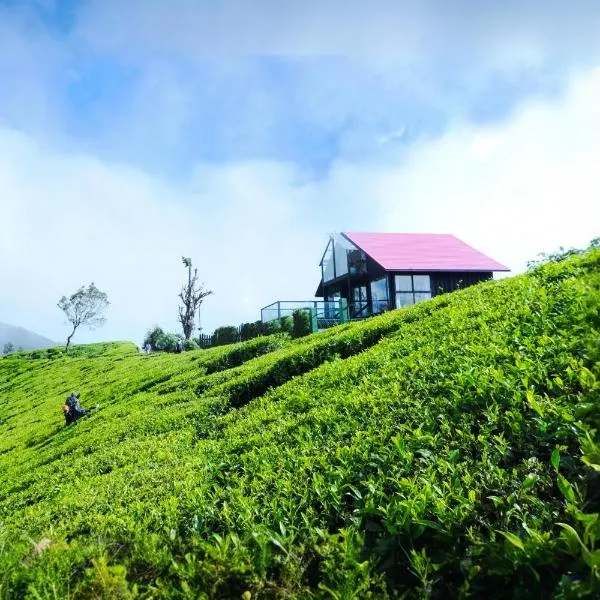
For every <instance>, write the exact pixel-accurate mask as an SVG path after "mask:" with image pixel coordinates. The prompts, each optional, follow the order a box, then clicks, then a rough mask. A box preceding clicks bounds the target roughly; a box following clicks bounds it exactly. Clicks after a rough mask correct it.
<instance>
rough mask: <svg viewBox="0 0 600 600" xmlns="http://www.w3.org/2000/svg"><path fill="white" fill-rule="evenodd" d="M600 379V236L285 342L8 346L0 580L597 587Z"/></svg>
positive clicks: (55, 584)
mask: <svg viewBox="0 0 600 600" xmlns="http://www.w3.org/2000/svg"><path fill="white" fill-rule="evenodd" d="M599 381H600V251H598V250H594V251H589V252H587V253H584V254H581V255H579V256H574V257H571V258H569V259H567V260H563V261H561V262H555V263H548V264H545V265H542V266H540V267H538V268H537V269H536V270H534V271H532V272H530V273H528V274H526V275H522V276H519V277H515V278H511V279H504V280H501V281H497V282H489V283H485V284H480V285H478V286H475V287H472V288H469V289H466V290H462V291H460V292H457V293H454V294H451V295H445V296H439V297H437V298H435V299H433V300H431V301H428V302H424V303H421V304H419V305H417V306H414V307H411V308H408V309H404V310H400V311H394V312H390V313H386V314H384V315H382V316H380V317H377V318H373V319H370V320H367V321H363V322H360V323H353V324H348V325H343V326H340V327H337V328H333V329H331V330H328V331H326V332H323V333H320V334H315V335H312V336H308V337H306V338H301V339H299V340H295V341H291V340H289V339H288V338H286V337H283V336H273V337H266V338H257V339H256V340H252V341H250V342H247V343H244V344H238V345H233V346H226V347H222V348H215V349H212V350H198V351H193V352H186V353H184V354H181V355H173V354H152V355H148V356H146V355H141V354H138V353H137V351H136V349H135V347H134V346H133V345H132V344H128V343H117V344H98V345H92V346H80V347H75V348H74V351H73V353H72V354H70V355H69V356H65V355H64V354H63V353H62V352H61V351H60V350H58V349H54V350H50V351H40V352H37V353H31V352H30V353H22V354H20V355H16V356H13V357H8V358H5V359H3V360H0V598H2V599H7V598H11V599H12V598H38V599H39V598H44V599H45V598H57V599H63V598H90V599H91V598H112V599H126V598H182V599H183V598H243V599H245V600H249V599H254V598H257V599H258V598H331V599H335V600H342V599H349V598H400V597H402V598H468V597H473V598H527V599H529V598H552V597H555V598H579V597H600V521H599V520H598V513H599V512H600V486H599V480H598V479H599V477H600V473H599V472H600V445H599V440H598V428H599V426H600V383H599ZM73 390H77V391H79V392H80V394H81V400H82V404H83V405H84V406H92V405H95V404H99V405H100V408H99V409H98V410H96V411H95V412H94V413H93V414H92V415H91V416H89V417H86V418H84V419H82V420H81V421H79V422H78V423H76V424H74V425H72V426H70V427H65V426H64V419H63V416H62V412H61V408H62V405H63V402H64V400H65V398H66V396H67V395H68V394H69V393H70V392H71V391H73Z"/></svg>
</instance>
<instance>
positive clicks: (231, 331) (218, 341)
mask: <svg viewBox="0 0 600 600" xmlns="http://www.w3.org/2000/svg"><path fill="white" fill-rule="evenodd" d="M239 338H240V335H239V333H238V329H237V327H234V326H233V325H227V326H225V327H217V329H215V332H214V333H213V342H212V345H213V346H223V345H225V344H234V343H235V342H237V341H239Z"/></svg>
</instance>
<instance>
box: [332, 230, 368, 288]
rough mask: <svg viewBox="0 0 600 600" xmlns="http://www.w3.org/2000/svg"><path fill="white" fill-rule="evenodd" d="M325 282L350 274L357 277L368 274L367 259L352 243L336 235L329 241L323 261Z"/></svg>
mask: <svg viewBox="0 0 600 600" xmlns="http://www.w3.org/2000/svg"><path fill="white" fill-rule="evenodd" d="M321 269H322V271H323V281H324V282H327V281H331V280H332V279H336V278H337V277H342V276H343V275H347V274H348V273H350V274H351V275H357V274H361V273H366V272H367V257H366V255H365V253H364V252H363V251H362V250H360V249H358V248H357V247H356V246H355V245H354V244H353V243H352V242H350V241H349V240H347V239H346V238H345V237H343V236H342V235H339V234H338V235H335V236H332V238H331V239H330V240H329V243H328V244H327V248H326V250H325V254H324V255H323V260H322V261H321Z"/></svg>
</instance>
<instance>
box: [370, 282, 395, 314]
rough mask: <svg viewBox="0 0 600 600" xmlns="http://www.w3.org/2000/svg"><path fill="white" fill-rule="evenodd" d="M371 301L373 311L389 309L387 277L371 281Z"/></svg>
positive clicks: (378, 311)
mask: <svg viewBox="0 0 600 600" xmlns="http://www.w3.org/2000/svg"><path fill="white" fill-rule="evenodd" d="M371 301H372V303H373V313H374V314H375V313H380V312H384V311H386V310H388V309H389V307H390V306H389V304H390V301H389V294H388V285H387V277H382V278H381V279H376V280H375V281H372V282H371Z"/></svg>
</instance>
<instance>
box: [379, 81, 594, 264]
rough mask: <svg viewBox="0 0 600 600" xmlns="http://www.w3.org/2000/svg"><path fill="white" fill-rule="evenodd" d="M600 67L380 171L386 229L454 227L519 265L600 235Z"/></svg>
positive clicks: (500, 257)
mask: <svg viewBox="0 0 600 600" xmlns="http://www.w3.org/2000/svg"><path fill="white" fill-rule="evenodd" d="M598 165H600V70H595V71H591V72H588V73H587V74H585V75H580V76H578V77H576V78H574V79H573V81H572V82H571V86H570V88H569V91H568V93H567V94H566V96H565V97H564V98H562V99H561V100H559V101H556V102H555V103H553V104H540V103H535V104H530V105H526V106H523V107H522V108H521V110H520V111H519V113H518V114H517V115H516V116H515V117H514V118H513V119H512V120H510V121H509V122H508V123H506V124H502V125H498V126H495V127H488V128H475V127H473V126H470V125H467V124H462V125H461V124H457V125H456V126H455V127H453V128H451V129H450V130H449V131H448V133H446V134H445V135H444V136H442V137H441V138H439V139H437V140H434V141H428V142H423V143H421V144H417V145H416V146H415V147H414V148H413V150H412V152H411V153H410V157H409V159H408V161H407V162H406V164H404V165H403V168H402V169H400V170H398V171H397V172H394V173H388V174H387V175H386V177H385V178H380V179H379V180H378V187H377V192H376V199H377V200H380V199H383V202H382V207H383V208H382V212H381V223H382V225H383V226H384V227H386V229H389V230H398V229H405V228H406V227H408V228H410V229H417V230H427V231H448V232H451V233H455V234H456V235H458V236H459V237H463V238H464V239H465V240H467V241H468V242H470V243H472V244H473V245H474V246H475V247H477V248H479V249H481V250H482V251H485V252H488V253H489V254H490V255H492V256H493V257H494V258H496V259H497V260H500V261H501V262H502V261H503V262H505V263H507V264H508V265H509V266H511V267H512V268H513V269H514V270H515V271H520V270H522V269H523V268H524V266H525V263H526V261H527V260H528V259H532V258H534V257H535V256H536V254H537V253H538V252H541V251H552V250H556V249H557V248H558V246H560V245H563V246H571V245H573V246H579V247H581V246H583V245H585V244H586V243H587V242H589V241H590V239H592V238H593V237H597V236H598V235H600V200H599V199H600V169H599V168H598Z"/></svg>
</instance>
